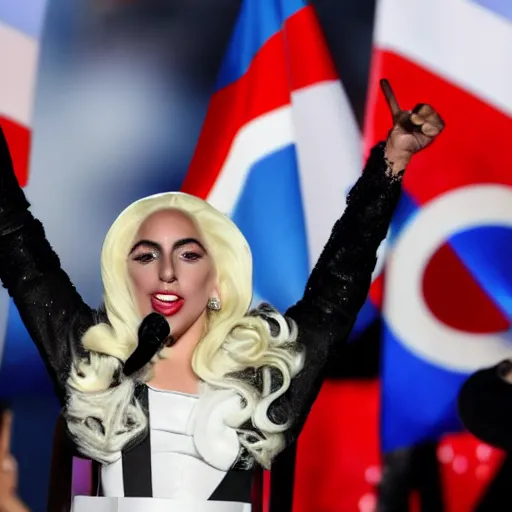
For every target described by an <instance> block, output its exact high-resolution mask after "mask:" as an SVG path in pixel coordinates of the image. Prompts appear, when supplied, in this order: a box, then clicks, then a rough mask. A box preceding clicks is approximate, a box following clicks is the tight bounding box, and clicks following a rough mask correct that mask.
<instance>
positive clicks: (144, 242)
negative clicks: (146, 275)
mask: <svg viewBox="0 0 512 512" xmlns="http://www.w3.org/2000/svg"><path fill="white" fill-rule="evenodd" d="M142 245H145V246H147V247H151V248H153V249H156V250H157V251H159V252H162V246H161V245H160V244H157V243H156V242H152V241H151V240H139V241H138V242H137V243H136V244H135V245H134V246H133V247H132V248H131V249H130V254H131V253H132V252H133V251H135V249H137V248H139V247H141V246H142Z"/></svg>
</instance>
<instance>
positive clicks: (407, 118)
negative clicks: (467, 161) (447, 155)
mask: <svg viewBox="0 0 512 512" xmlns="http://www.w3.org/2000/svg"><path fill="white" fill-rule="evenodd" d="M380 86H381V88H382V92H383V94H384V97H385V98H386V101H387V104H388V107H389V110H390V112H391V116H392V118H393V128H392V129H391V131H390V132H389V135H388V139H387V141H386V150H385V153H386V158H387V159H388V161H389V163H390V165H391V168H392V171H393V173H398V172H400V171H402V170H403V169H405V167H406V166H407V164H408V163H409V161H410V159H411V157H412V155H414V154H415V153H417V152H418V151H421V150H422V149H424V148H426V147H427V146H428V145H429V144H431V143H432V142H433V140H434V139H435V138H436V137H437V136H438V135H439V134H440V133H441V131H442V130H443V128H444V121H443V120H442V119H441V117H440V116H439V114H438V113H437V112H436V111H435V110H434V109H433V108H432V107H431V106H430V105H426V104H425V103H418V104H417V105H416V106H415V107H414V108H413V109H412V110H402V109H401V108H400V106H399V104H398V101H397V99H396V97H395V94H394V93H393V90H392V89H391V85H390V84H389V82H388V81H387V80H385V79H383V80H381V81H380Z"/></svg>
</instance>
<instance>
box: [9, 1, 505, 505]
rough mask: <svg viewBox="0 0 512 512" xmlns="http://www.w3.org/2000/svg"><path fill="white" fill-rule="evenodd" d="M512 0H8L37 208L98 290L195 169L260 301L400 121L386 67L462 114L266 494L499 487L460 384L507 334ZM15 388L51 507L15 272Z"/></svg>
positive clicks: (22, 475) (277, 498) (501, 480)
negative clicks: (146, 203) (127, 225)
mask: <svg viewBox="0 0 512 512" xmlns="http://www.w3.org/2000/svg"><path fill="white" fill-rule="evenodd" d="M511 5H512V4H511V3H510V2H509V0H431V1H430V2H428V3H422V4H420V3H418V2H410V0H377V1H372V0H359V1H358V2H352V1H348V0H345V1H344V0H316V1H311V2H310V3H305V2H300V1H299V0H215V2H207V1H201V0H165V1H163V0H144V1H143V0H103V1H101V2H100V1H97V0H74V1H73V2H68V1H65V0H2V1H1V2H0V48H1V49H2V51H1V52H0V54H1V55H0V64H1V66H2V67H3V77H2V79H1V80H0V82H2V83H0V122H1V123H2V127H3V129H4V131H5V132H6V135H7V137H8V140H9V143H10V146H11V148H12V151H13V156H14V160H15V167H16V172H17V175H18V178H19V179H20V182H21V183H22V184H23V185H24V187H25V189H26V193H27V195H28V198H29V200H30V202H31V204H32V208H33V212H34V214H35V215H36V216H37V217H38V218H39V219H40V220H41V221H42V222H43V224H44V226H45V228H46V232H47V236H48V238H49V240H50V241H51V243H52V244H53V246H54V248H55V250H56V252H57V253H58V254H59V256H60V258H61V260H62V263H63V266H64V268H65V269H66V271H67V272H68V273H69V274H70V276H71V277H72V280H73V282H74V283H75V285H76V286H77V288H78V290H79V291H80V293H81V294H82V295H83V297H84V298H85V300H86V301H87V302H88V303H89V304H91V305H98V304H99V303H100V302H101V294H102V289H101V280H100V273H99V256H100V250H101V244H102V241H103V238H104V236H105V234H106V231H107V230H108V227H109V226H110V225H111V223H112V222H113V220H114V219H115V217H116V215H117V214H118V213H119V212H120V211H121V210H122V209H123V208H124V207H125V206H127V205H128V204H129V203H131V202H132V201H134V200H136V199H138V198H140V197H143V196H146V195H149V194H153V193H157V192H162V191H168V190H180V189H182V190H186V191H188V192H191V193H195V194H197V195H200V196H201V197H204V198H207V199H208V200H209V201H211V202H212V203H213V204H214V205H215V206H217V207H219V208H220V209H222V210H224V211H226V212H227V213H229V214H230V215H231V216H232V217H233V218H234V220H235V221H236V222H237V223H238V224H239V226H240V227H241V229H242V231H244V234H245V235H246V236H247V238H248V239H249V241H250V243H251V246H252V248H253V251H254V256H255V301H258V300H268V301H270V302H272V303H274V304H276V305H277V306H278V307H279V308H280V309H281V310H283V311H284V310H285V309H286V307H288V306H290V305H292V304H293V303H294V302H295V301H296V300H298V299H299V298H300V295H301V293H302V292H301V291H302V289H303V286H304V283H305V280H306V278H307V275H308V272H309V270H310V269H311V267H312V265H314V262H315V261H316V258H317V256H318V254H319V252H320V250H321V247H322V245H323V243H324V242H325V241H326V240H327V237H328V234H329V231H330V229H331V227H332V224H333V223H334V221H335V219H336V218H337V217H338V216H339V215H340V214H341V212H342V211H343V208H344V206H345V197H346V194H347V192H348V190H349V188H350V185H351V184H352V183H353V182H354V181H355V180H356V179H357V177H358V176H359V175H360V173H361V171H362V165H363V162H364V158H365V157H366V155H367V154H368V151H369V149H370V148H371V146H372V145H373V144H375V143H376V142H378V141H379V140H382V139H383V138H385V136H386V133H387V130H388V129H389V128H390V119H388V117H387V115H388V114H387V112H386V109H385V106H384V105H383V103H382V98H380V96H379V94H378V88H377V85H378V79H379V78H380V77H382V76H386V77H387V78H389V79H390V81H391V84H392V85H393V88H394V90H395V92H396V94H397V98H398V100H399V101H400V103H401V106H402V107H403V108H406V109H408V108H413V107H414V105H415V104H416V103H420V102H428V103H432V104H433V105H434V106H435V107H436V109H437V110H438V111H439V112H440V113H441V115H442V116H443V117H444V119H445V120H446V122H447V129H446V132H445V134H443V136H442V137H441V139H440V140H439V141H437V142H436V144H435V145H434V146H433V147H432V148H430V149H429V150H428V151H427V152H425V154H422V155H421V156H419V157H418V158H417V159H416V160H415V162H414V164H413V165H412V166H411V168H410V170H409V171H408V174H407V178H406V180H405V185H404V195H403V197H402V200H401V203H400V206H399V209H398V211H397V213H396V215H395V219H394V221H393V226H392V229H391V232H390V235H389V237H388V242H387V244H386V246H383V247H382V251H381V254H380V258H379V263H378V266H377V269H376V272H375V275H374V277H375V279H374V282H373V284H372V289H371V292H370V295H369V298H368V301H367V304H366V305H365V306H364V308H363V310H362V312H361V314H360V317H359V319H358V322H357V325H356V328H355V331H354V333H353V336H352V339H351V341H350V343H349V344H347V345H346V346H343V347H340V349H339V350H338V353H337V354H336V357H335V358H333V360H332V361H331V364H330V367H329V373H328V378H327V381H326V383H325V386H324V389H323V390H322V394H321V396H320V397H319V399H318V401H317V403H316V404H315V407H314V410H313V412H312V415H311V417H310V419H309V421H308V424H307V426H306V429H305V431H304V433H303V434H302V436H301V438H300V440H299V443H298V446H297V447H293V449H292V450H289V451H288V452H287V453H285V454H284V455H283V457H282V458H281V459H280V460H279V461H278V463H277V464H276V467H275V475H279V477H280V478H279V480H278V479H277V478H275V479H273V482H275V481H279V482H281V484H280V488H279V489H278V486H277V484H275V483H274V485H273V486H272V492H273V499H274V507H273V510H279V511H286V510H292V509H293V510H294V512H298V511H304V512H305V511H322V512H330V511H333V512H334V511H342V512H345V511H346V512H351V511H358V512H371V511H374V510H377V503H378V501H379V500H381V501H383V500H388V503H389V506H388V508H386V509H382V510H389V511H391V510H396V511H409V510H410V511H411V512H412V511H419V510H422V511H423V512H426V511H438V512H442V511H445V510H446V511H447V512H470V511H476V510H479V511H484V510H501V508H496V503H502V501H501V500H503V499H504V498H503V496H504V494H503V492H504V490H506V489H507V486H509V485H510V484H511V483H512V472H511V471H510V468H509V462H508V459H507V458H506V457H505V455H504V454H502V453H500V452H498V451H497V450H494V449H493V448H491V447H489V446H487V445H484V444H482V443H480V442H478V441H477V440H475V439H473V438H471V437H470V436H469V435H467V434H464V433H463V432H462V428H461V425H460V423H459V421H458V418H457V413H456V395H457V391H458V389H459V388H460V385H461V384H462V382H463V381H464V379H465V378H467V376H468V375H469V374H470V373H471V372H473V371H475V370H476V369H478V368H480V367H483V366H487V365H491V364H494V363H495V362H498V361H500V360H501V359H504V358H505V357H507V356H509V355H511V354H512V345H510V342H509V339H510V315H511V313H512V310H511V307H510V304H512V301H511V300H510V299H511V298H512V270H511V269H512V267H511V266H510V265H509V263H508V262H509V258H508V256H507V255H508V254H512V232H511V230H510V227H511V226H512V193H511V189H510V187H511V185H512V178H511V176H512V175H511V173H510V158H509V155H508V150H507V141H508V135H509V134H510V133H512V119H511V116H512V92H511V91H512V89H511V88H510V84H511V83H512V67H511V66H510V65H509V63H510V56H511V55H512V25H511V24H512V7H511ZM277 112H280V113H281V114H282V115H281V114H279V115H280V116H281V117H279V119H280V120H278V119H277V117H276V116H277V114H276V116H271V114H273V113H274V114H275V113H277ZM254 119H260V121H261V122H262V123H266V124H265V126H266V127H267V128H268V130H269V131H268V132H267V133H271V134H273V136H272V137H270V136H267V137H265V136H264V132H261V129H260V131H258V127H257V126H256V124H254V123H253V121H254ZM279 123H281V124H279ZM262 126H263V125H262ZM276 134H277V135H276ZM0 399H2V400H4V401H5V402H7V403H8V404H9V407H10V408H11V409H12V410H13V412H14V432H13V438H12V452H13V454H14V455H15V457H16V459H17V461H18V464H19V468H20V469H19V495H20V497H21V498H22V499H23V500H24V501H25V503H26V504H27V506H28V507H29V508H30V509H31V510H33V511H43V510H46V500H47V487H48V481H49V475H50V460H51V454H52V442H53V431H54V426H55V421H56V418H57V416H58V412H59V406H58V403H57V401H56V398H55V397H54V395H53V389H52V385H51V382H50V381H49V379H48V377H47V375H46V373H45V370H44V368H43V366H42V363H41V362H40V357H39V354H38V353H37V351H36V349H35V348H34V347H33V344H32V342H31V340H30V338H29V337H28V334H27V333H26V331H25V330H24V328H23V326H22V324H21V322H20V320H19V317H18V314H17V311H16V308H15V307H14V305H13V304H12V303H10V302H9V298H8V296H7V294H6V293H5V292H2V294H1V295H0ZM83 468H84V466H83V465H82V466H81V465H80V464H79V463H77V464H76V466H75V469H76V471H75V475H74V477H75V485H76V487H77V489H82V488H86V487H87V485H89V484H88V477H87V476H86V475H85V473H86V472H87V469H83ZM272 473H274V469H273V471H272Z"/></svg>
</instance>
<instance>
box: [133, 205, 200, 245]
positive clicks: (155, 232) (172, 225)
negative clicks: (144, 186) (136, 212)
mask: <svg viewBox="0 0 512 512" xmlns="http://www.w3.org/2000/svg"><path fill="white" fill-rule="evenodd" d="M154 237H157V238H168V237H170V238H175V237H177V238H183V237H193V238H197V239H201V238H202V237H201V233H200V231H199V228H198V227H197V225H196V223H195V222H194V220H193V219H192V217H191V216H190V215H189V214H188V213H186V212H183V211H181V210H178V209H175V208H173V209H166V210H159V211H157V212H154V213H152V214H150V215H149V216H148V217H147V218H146V219H145V220H144V221H143V222H142V224H141V225H140V227H139V229H138V231H137V238H154Z"/></svg>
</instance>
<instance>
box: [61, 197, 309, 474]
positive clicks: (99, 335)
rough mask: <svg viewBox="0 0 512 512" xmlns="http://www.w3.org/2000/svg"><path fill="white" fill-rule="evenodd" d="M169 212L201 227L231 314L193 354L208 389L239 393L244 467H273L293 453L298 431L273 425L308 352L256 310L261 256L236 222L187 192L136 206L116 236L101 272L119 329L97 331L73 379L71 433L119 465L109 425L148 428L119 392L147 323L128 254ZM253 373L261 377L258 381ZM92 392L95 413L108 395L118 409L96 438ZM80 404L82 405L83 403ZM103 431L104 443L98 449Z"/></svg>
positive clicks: (280, 321) (281, 324) (279, 323)
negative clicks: (148, 222)
mask: <svg viewBox="0 0 512 512" xmlns="http://www.w3.org/2000/svg"><path fill="white" fill-rule="evenodd" d="M165 209H177V210H180V211H182V212H184V213H186V214H187V215H189V216H190V218H191V219H192V220H193V221H194V222H195V224H196V226H197V228H198V230H199V232H200V233H201V235H202V237H203V240H204V242H205V245H206V248H207V250H208V251H209V253H210V255H211V256H212V260H213V262H214V265H215V269H216V273H217V280H218V287H219V295H220V300H221V303H222V309H221V310H220V311H210V312H209V315H208V325H207V328H206V332H205V335H204V337H203V339H201V340H200V342H199V343H198V345H197V347H196V349H195V352H194V355H193V359H192V366H193V369H194V371H195V373H196V375H197V376H198V377H199V379H200V380H201V381H203V382H204V383H205V384H206V385H207V386H208V387H210V388H213V389H228V390H233V391H235V392H237V393H238V394H239V396H240V398H241V404H242V406H243V407H242V408H241V409H240V411H237V413H236V415H235V416H233V417H232V418H230V419H229V420H228V421H229V424H230V426H232V427H233V428H236V429H237V431H238V434H239V439H240V442H241V445H242V446H243V447H244V448H245V450H246V452H247V454H248V456H247V457H246V458H245V460H244V463H246V465H250V464H251V463H252V461H253V460H256V461H258V462H259V463H260V464H262V465H263V466H265V467H269V466H270V463H271V460H272V458H273V457H274V456H275V455H277V454H278V453H279V452H280V451H281V450H282V449H283V447H284V432H285V431H286V430H287V428H288V427H289V425H288V423H287V422H286V419H285V420H284V421H280V422H275V421H272V419H271V418H270V416H272V415H270V416H269V407H270V406H271V405H272V404H274V405H276V400H277V399H279V397H281V396H282V395H284V393H285V392H286V391H287V389H288V388H289V386H290V382H291V379H292V378H293V377H294V376H295V375H296V374H297V373H298V372H299V371H300V370H301V369H302V366H303V354H302V351H301V350H300V349H299V347H298V345H297V344H296V343H295V341H296V338H297V328H296V326H295V325H294V324H293V323H292V322H289V321H287V320H286V319H285V318H284V317H283V316H282V315H280V314H279V313H277V312H276V311H273V310H271V311H270V310H268V309H266V310H265V314H264V315H263V316H262V315H259V314H258V312H253V313H252V314H248V312H249V307H250V304H251V300H252V256H251V251H250V249H249V245H248V243H247V241H246V239H245V237H244V236H243V235H242V233H241V232H240V230H239V229H238V228H237V227H236V225H235V224H234V223H233V222H232V221H231V220H230V219H229V218H228V217H227V216H225V215H224V214H222V213H220V212H219V211H218V210H216V209H215V208H214V207H212V206H211V205H210V204H208V203H207V202H206V201H203V200H202V199H199V198H197V197H194V196H191V195H188V194H184V193H179V192H171V193H165V194H158V195H154V196H150V197H147V198H144V199H141V200H139V201H136V202H135V203H133V204H132V205H130V206H129V207H128V208H126V209H125V210H124V211H123V212H122V213H121V214H120V215H119V217H118V218H117V219H116V221H115V222H114V224H113V225H112V227H111V228H110V230H109V232H108V233H107V236H106V238H105V242H104V244H103V249H102V254H101V273H102V279H103V287H104V300H105V309H106V313H107V317H108V321H109V323H108V324H107V323H98V324H97V325H94V326H92V327H90V328H89V329H88V330H87V331H86V332H85V334H84V336H83V338H82V342H83V346H84V348H85V349H87V350H88V351H89V352H90V353H89V358H88V359H87V360H81V361H77V364H75V365H74V367H73V369H72V371H71V374H70V377H69V380H68V389H69V390H70V397H74V398H70V400H68V412H67V414H68V417H69V418H70V419H73V421H72V422H71V423H72V425H73V428H71V426H70V425H69V422H68V428H70V431H71V433H72V434H73V436H74V437H75V440H76V441H77V443H78V444H80V439H87V445H88V446H81V449H82V451H83V452H85V453H86V454H87V455H89V456H92V457H93V458H95V459H97V460H100V461H101V462H103V461H104V462H110V461H111V460H112V459H113V457H114V455H113V453H114V452H115V454H116V456H120V451H119V440H113V441H112V442H109V443H107V444H108V445H109V446H111V447H110V448H109V447H108V446H105V437H106V434H105V432H104V429H105V425H117V426H118V424H119V423H121V424H124V425H126V424H128V423H129V424H131V425H133V424H135V425H137V428H136V429H134V432H133V435H132V438H133V437H135V436H137V435H140V432H141V424H143V423H144V415H143V412H142V410H141V408H140V407H139V406H138V404H136V403H135V402H134V401H133V400H131V401H130V400H127V399H126V393H124V394H123V393H122V392H121V391H119V393H118V394H117V395H115V393H112V391H111V389H112V384H113V382H114V381H116V379H118V378H119V373H120V367H121V362H124V361H126V359H127V358H128V357H129V356H130V354H131V353H132V352H133V350H134V349H135V347H136V345H137V330H138V327H139V325H140V323H141V321H142V318H141V315H140V313H139V312H138V310H137V306H136V303H135V300H134V297H133V294H132V293H131V286H130V280H129V277H128V269H127V258H128V254H129V252H130V249H131V247H132V245H133V242H134V240H135V236H136V233H137V231H138V229H139V227H140V225H141V224H142V223H143V222H144V220H145V219H146V218H147V217H148V216H149V215H151V214H152V213H154V212H156V211H159V210H165ZM166 350H168V349H166ZM167 355H169V357H172V348H171V349H169V352H168V354H166V353H164V354H163V355H162V356H163V357H166V356H167ZM251 372H252V375H254V374H255V373H256V374H257V375H258V378H257V379H255V378H254V377H253V378H248V377H247V375H249V374H251ZM141 375H142V376H141ZM141 375H139V377H140V378H142V379H143V380H147V379H148V378H149V376H150V373H148V372H144V373H143V374H141ZM276 383H277V385H276ZM124 389H125V390H126V391H127V392H128V393H129V392H131V391H130V390H132V387H130V386H128V385H125V386H124ZM89 395H90V396H91V397H93V396H94V399H93V400H94V402H93V403H91V407H92V408H94V410H95V411H97V409H98V407H97V403H98V396H99V397H102V396H103V397H105V403H106V404H108V407H105V412H103V413H100V412H97V414H96V415H95V418H99V420H101V423H102V425H103V428H102V429H97V428H96V430H95V431H94V432H93V436H92V438H91V432H90V430H91V428H90V426H88V425H86V423H87V422H86V421H85V417H86V416H87V417H90V416H91V414H90V413H87V411H86V410H87V408H88V407H87V406H86V405H85V404H86V402H87V396H89ZM77 396H79V398H77ZM84 396H85V397H86V398H85V402H84ZM112 400H114V401H115V403H113V402H112ZM116 400H117V401H116ZM74 404H77V405H76V406H74V407H73V405H74ZM98 414H99V415H100V417H98ZM112 415H115V416H116V418H112V417H111V416H112ZM120 415H121V416H122V417H121V418H119V416H120ZM103 416H104V417H103ZM81 417H83V418H84V421H79V420H78V419H79V418H81ZM128 417H129V421H127V418H128ZM89 423H90V422H89ZM146 423H147V422H146ZM82 428H87V429H88V432H87V434H85V433H83V434H82V433H80V429H82ZM73 429H74V430H73ZM77 429H78V430H77ZM124 430H126V429H124ZM96 432H100V433H101V436H102V437H101V439H98V442H97V443H96V444H95V442H94V436H95V435H96ZM107 435H108V433H107ZM128 441H129V440H126V439H124V440H123V441H122V442H123V443H124V444H126V442H128ZM113 445H115V447H114V446H113ZM93 446H96V447H95V448H93ZM98 450H100V451H101V452H102V453H104V455H101V453H98Z"/></svg>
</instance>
